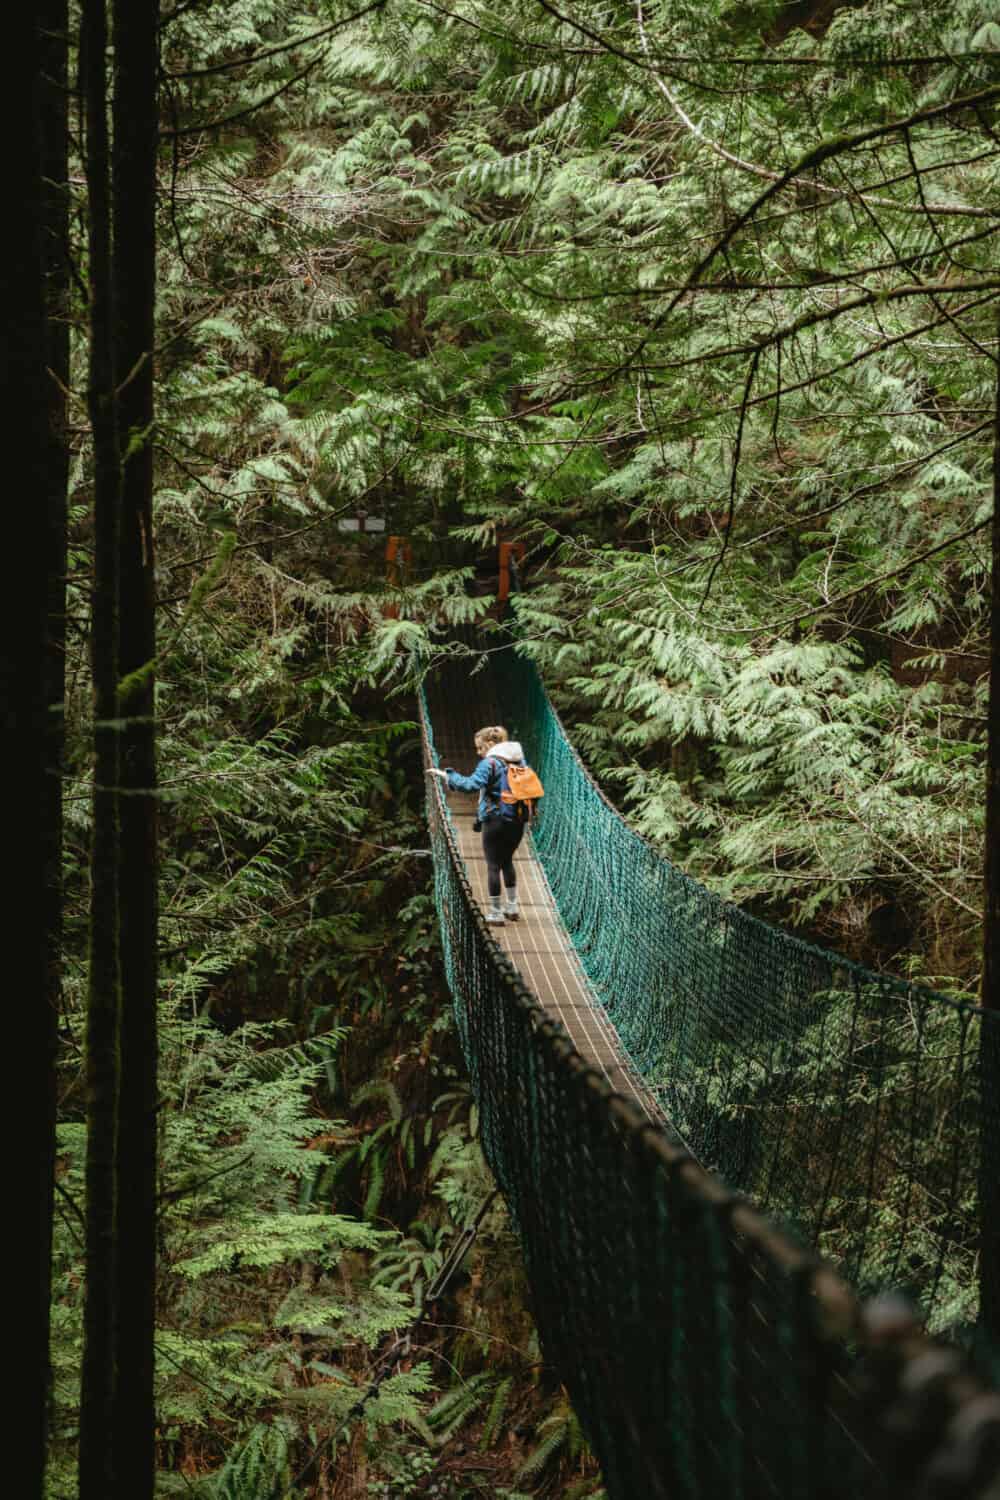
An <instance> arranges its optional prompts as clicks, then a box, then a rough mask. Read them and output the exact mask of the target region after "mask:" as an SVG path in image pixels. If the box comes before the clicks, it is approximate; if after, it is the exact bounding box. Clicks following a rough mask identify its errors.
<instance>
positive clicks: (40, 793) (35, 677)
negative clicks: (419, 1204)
mask: <svg viewBox="0 0 1000 1500" xmlns="http://www.w3.org/2000/svg"><path fill="white" fill-rule="evenodd" d="M7 41H8V45H9V47H10V49H11V53H10V55H11V57H12V59H14V60H15V66H16V68H17V71H18V74H19V75H21V76H23V78H24V80H25V87H24V88H22V89H16V88H14V87H11V88H10V89H8V90H6V91H5V93H4V108H5V110H6V118H5V122H4V123H5V127H6V137H7V139H8V140H16V142H17V149H16V150H14V151H12V153H11V161H10V172H9V188H10V192H11V195H12V198H11V201H12V202H13V203H15V204H16V205H17V222H16V226H15V227H14V231H13V232H11V233H8V234H6V235H4V237H3V249H2V252H0V265H2V284H3V290H4V294H5V295H4V305H5V317H4V322H5V334H6V341H5V352H4V358H3V360H2V361H0V369H2V371H3V374H2V377H0V380H2V387H3V409H4V413H5V416H6V418H7V421H8V423H9V424H10V425H9V431H10V433H11V435H12V439H13V442H14V448H13V452H14V453H16V455H17V459H16V463H17V474H18V494H17V502H16V503H14V504H11V505H10V507H9V508H8V524H9V527H10V530H9V533H8V546H9V547H10V549H11V553H10V555H11V556H12V557H14V558H16V563H17V571H18V575H19V582H20V587H19V588H12V587H11V588H8V589H6V590H5V591H4V597H5V600H6V601H7V603H6V612H5V618H4V630H3V644H2V647H0V701H2V703H3V709H4V721H5V722H4V729H5V735H4V742H5V750H6V766H5V771H6V776H5V783H6V787H7V794H8V818H7V820H6V834H7V838H6V852H7V857H8V860H9V862H10V864H9V867H10V870H11V871H12V874H13V878H12V879H11V880H9V881H8V883H7V896H6V900H5V906H4V917H5V921H6V922H7V923H8V924H9V927H8V930H9V931H10V932H11V933H14V934H16V943H12V944H11V945H10V947H9V951H8V954H7V959H8V966H7V976H6V978H7V985H8V987H9V993H10V996H11V999H12V1002H14V1003H12V1005H11V1006H10V1008H9V1013H8V1015H9V1020H10V1024H11V1027H12V1028H13V1032H14V1034H13V1036H12V1037H11V1041H12V1045H13V1048H14V1052H13V1055H14V1056H16V1057H17V1059H18V1066H19V1069H20V1070H21V1072H22V1076H23V1074H24V1072H25V1070H26V1071H27V1080H26V1081H27V1087H26V1088H25V1089H24V1091H23V1097H22V1100H21V1111H22V1115H21V1122H20V1123H21V1127H22V1129H23V1130H26V1131H27V1137H28V1141H29V1151H28V1152H27V1153H22V1154H23V1155H24V1157H25V1164H26V1170H25V1181H24V1183H23V1198H22V1197H21V1196H20V1195H19V1194H18V1199H17V1201H18V1202H19V1203H20V1202H23V1203H24V1204H25V1205H26V1207H27V1212H26V1213H25V1214H23V1215H22V1216H21V1227H20V1228H19V1231H18V1234H17V1236H16V1237H15V1245H16V1252H15V1253H16V1254H17V1256H18V1264H17V1268H16V1270H17V1272H18V1273H19V1274H18V1275H17V1283H18V1285H19V1287H22V1288H23V1289H25V1290H26V1292H27V1297H28V1307H29V1312H28V1317H27V1326H26V1328H25V1335H26V1337H25V1340H24V1343H23V1345H22V1358H21V1369H20V1371H19V1376H20V1378H19V1380H18V1382H17V1385H16V1389H15V1401H14V1414H13V1415H14V1422H15V1431H17V1433H18V1436H19V1439H20V1441H21V1448H22V1453H23V1455H24V1458H25V1463H26V1467H27V1486H26V1493H27V1494H28V1495H32V1496H37V1495H40V1494H41V1493H42V1489H43V1482H44V1469H45V1447H46V1428H47V1421H46V1415H47V1407H48V1389H49V1297H50V1286H49V1281H50V1264H51V1222H52V1180H53V1158H54V1126H55V1121H54V1108H53V1105H54V1093H53V1055H54V1043H55V1011H54V1009H53V1006H52V1003H51V1001H52V996H51V989H50V968H49V946H50V939H51V931H50V923H51V913H52V907H51V899H50V892H49V882H50V877H51V850H52V847H53V838H54V837H55V834H54V831H53V828H52V826H51V818H52V799H51V797H50V782H51V778H50V777H49V775H48V774H47V760H48V756H49V753H50V746H49V740H48V734H49V730H48V724H49V714H48V679H47V674H46V658H47V649H46V642H47V618H46V617H47V613H48V606H49V591H50V571H51V554H50V550H49V535H48V514H49V512H48V503H47V501H48V497H49V495H50V477H51V433H50V425H49V416H48V380H47V376H46V365H47V363H48V358H49V350H48V346H47V341H48V328H47V318H46V309H45V293H44V265H45V225H46V211H47V202H46V192H45V188H44V185H43V146H42V123H41V122H42V111H43V107H44V102H45V101H44V97H43V96H44V90H43V85H42V48H41V42H40V35H39V29H38V14H37V11H36V8H35V7H33V6H18V7H16V8H15V10H14V11H13V12H12V13H11V15H10V17H9V19H8V26H7ZM10 179H12V180H10ZM19 1186H20V1185H15V1186H14V1191H15V1193H18V1187H19Z"/></svg>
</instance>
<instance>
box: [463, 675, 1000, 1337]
mask: <svg viewBox="0 0 1000 1500" xmlns="http://www.w3.org/2000/svg"><path fill="white" fill-rule="evenodd" d="M492 660H493V663H494V666H493V668H492V670H493V671H494V672H495V674H496V677H497V679H498V681H497V690H498V692H499V699H500V701H501V702H502V703H503V704H504V712H505V714H506V717H507V720H508V728H509V729H510V731H511V733H513V734H515V735H516V736H517V738H519V739H520V740H521V741H522V742H523V743H524V745H525V749H526V752H527V755H528V758H529V760H530V761H531V763H532V765H533V766H534V767H535V768H536V769H537V770H538V772H539V774H540V775H541V778H542V781H543V783H544V786H545V800H544V803H543V813H542V816H541V818H540V820H539V823H538V827H537V829H536V832H535V848H536V851H537V853H538V855H539V858H540V859H541V861H542V864H543V865H544V867H545V871H546V874H547V876H548V879H549V883H550V885H551V887H552V890H553V892H554V894H555V897H556V900H557V902H558V905H559V910H560V913H561V916H562V918H563V921H564V922H565V924H566V926H567V928H568V929H569V932H570V934H571V936H572V939H573V942H574V944H575V946H576V949H577V951H578V953H579V955H580V958H581V960H582V963H583V966H584V968H585V970H586V973H587V975H588V977H589V979H590V982H591V984H592V986H593V989H594V991H595V993H596V995H597V997H598V998H599V1000H600V1003H601V1004H602V1005H603V1006H604V1007H605V1008H606V1010H607V1012H608V1014H609V1016H610V1018H611V1020H612V1021H613V1023H614V1025H615V1028H616V1030H617V1031H618V1033H619V1035H620V1037H621V1039H622V1041H623V1043H624V1045H625V1047H626V1049H627V1051H628V1052H629V1054H630V1056H631V1058H632V1060H633V1062H634V1064H635V1066H636V1067H637V1069H638V1070H639V1072H640V1073H641V1074H642V1076H643V1078H644V1079H645V1081H646V1083H647V1085H648V1086H649V1087H650V1088H651V1089H652V1090H653V1091H654V1092H655V1093H656V1095H657V1096H658V1098H659V1099H660V1101H661V1103H662V1106H663V1109H664V1112H665V1114H666V1115H667V1116H668V1118H669V1119H670V1120H671V1122H672V1124H673V1125H674V1126H675V1127H676V1129H677V1130H678V1132H679V1133H680V1135H681V1136H682V1138H683V1139H684V1140H685V1141H686V1142H687V1144H688V1145H689V1146H690V1149H691V1150H692V1151H693V1152H694V1154H695V1155H696V1156H697V1157H698V1159H699V1160H700V1161H701V1162H702V1163H703V1164H704V1165H705V1166H707V1167H710V1168H712V1169H714V1170H716V1171H718V1172H719V1173H720V1175H721V1176H722V1177H723V1178H724V1179H725V1181H726V1182H728V1183H730V1184H731V1185H732V1186H733V1187H736V1188H739V1189H740V1190H741V1191H743V1192H745V1193H746V1194H747V1195H748V1196H749V1197H751V1198H752V1199H753V1200H754V1202H755V1203H757V1204H758V1205H760V1206H761V1207H764V1208H766V1209H767V1210H768V1211H769V1212H770V1213H772V1214H774V1215H777V1216H778V1217H780V1218H781V1219H782V1220H783V1221H784V1222H785V1223H786V1224H787V1225H788V1226H790V1227H793V1228H794V1230H795V1232H797V1233H798V1234H799V1235H801V1236H802V1237H803V1238H804V1239H805V1241H806V1242H807V1243H809V1244H811V1245H813V1246H815V1247H817V1248H818V1249H819V1250H821V1251H822V1253H823V1254H824V1255H827V1256H830V1257H832V1258H834V1259H835V1260H836V1261H837V1262H838V1263H839V1264H840V1266H841V1267H842V1269H843V1271H844V1273H845V1275H846V1276H847V1277H848V1279H849V1280H850V1281H851V1283H852V1285H853V1286H855V1287H856V1288H858V1289H859V1290H860V1291H863V1292H864V1291H870V1290H874V1289H881V1288H884V1287H886V1286H895V1287H899V1288H902V1289H904V1290H906V1291H908V1292H909V1293H910V1295H912V1296H913V1297H915V1298H916V1299H917V1300H919V1302H920V1303H921V1305H922V1306H923V1308H924V1309H925V1311H926V1312H927V1314H928V1316H929V1319H930V1322H931V1325H932V1326H937V1327H943V1326H945V1325H955V1324H959V1323H966V1324H967V1323H970V1322H972V1321H974V1319H975V1312H976V1254H977V1248H978V1228H977V1220H976V1213H975V1204H976V1198H977V1175H978V1172H979V1162H980V1153H979V1141H980V1128H981V1124H982V1118H983V1117H982V1109H983V1107H984V1102H985V1104H986V1106H987V1108H988V1109H989V1110H991V1111H992V1112H993V1115H992V1118H993V1120H994V1121H995V1120H996V1112H997V1109H998V1106H1000V1101H998V1100H996V1099H995V1098H993V1099H990V1100H987V1101H983V1100H982V1098H981V1097H980V1087H979V1078H980V1071H979V1066H978V1060H979V1049H980V1029H981V1027H982V1026H983V1025H984V1024H985V1021H986V1019H987V1018H984V1016H983V1013H982V1012H981V1011H979V1010H977V1008H976V1007H974V1006H971V1005H962V1004H960V1003H956V1002H954V1001H952V1000H950V999H948V998H946V997H944V996H941V995H938V994H935V993H933V992H932V991H930V990H927V989H923V988H920V987H919V986H916V985H908V984H905V983H901V982H899V981H897V980H894V979H892V978H889V977H887V976H885V975H881V974H876V973H873V972H871V971H869V970H866V969H864V968H861V967H859V966H858V965H856V964H852V963H850V962H848V961H847V960H845V959H842V958H839V957H838V956H836V955H835V954H831V953H827V952H823V951H821V950H819V949H817V948H814V947H811V946H810V945H809V944H807V943H805V942H803V941H801V940H800V939H798V938H795V937H792V936H791V935H789V934H788V933H785V932H782V931H780V930H779V929H777V928H774V927H771V926H768V925H767V924H765V923H763V922H761V921H758V920H757V919H755V918H754V917H752V916H749V915H748V914H747V913H746V912H744V911H741V910H740V909H739V908H737V907H734V906H732V905H730V904H729V903H727V902H725V901H723V900H722V899H721V898H719V897H717V896H715V895H713V894H712V893H711V892H710V891H708V890H706V889H705V887H703V886H701V885H699V884H698V883H697V882H695V881H693V880H691V879H690V878H689V877H687V876H686V875H685V874H684V873H683V872H682V871H681V870H679V869H678V868H677V867H676V866H674V865H672V864H671V863H670V862H669V861H668V860H666V859H665V858H663V857H662V855H660V854H659V853H658V852H657V851H656V850H655V849H654V848H653V847H652V846H651V845H650V844H649V843H647V842H646V841H645V840H644V839H642V838H641V837H640V836H639V835H637V834H636V833H635V832H634V831H633V830H632V829H630V828H629V827H628V825H627V824H626V823H625V822H624V820H623V819H622V818H621V816H620V815H619V814H618V813H617V812H616V810H615V809H614V808H613V807H612V805H611V804H610V803H609V802H608V801H607V800H606V798H605V797H604V796H603V794H602V793H601V791H600V790H599V788H598V787H597V786H596V784H595V783H594V781H593V780H592V779H591V777H590V776H589V775H588V774H587V772H586V770H585V769H584V767H583V765H582V763H581V762H580V759H579V757H578V756H577V754H576V752H575V751H574V749H573V747H572V745H571V744H570V742H569V740H568V739H567V737H566V734H565V733H564V731H563V728H562V725H561V724H560V722H559V719H558V717H557V715H556V713H555V711H554V710H553V708H552V705H551V703H550V702H549V700H548V697H547V696H546V694H545V692H544V689H543V687H542V684H541V682H540V680H539V678H538V675H537V673H536V671H535V669H534V667H533V665H532V663H531V662H530V661H528V660H527V659H525V658H524V657H522V656H519V655H518V654H517V653H516V652H515V651H514V650H513V649H507V650H503V649H501V650H499V651H497V652H496V653H495V654H494V656H493V658H492ZM988 1019H990V1020H991V1021H992V1022H994V1023H995V1022H996V1021H998V1020H1000V1017H991V1018H988ZM989 1119H990V1116H987V1122H989ZM993 1139H994V1140H996V1139H1000V1129H997V1127H996V1126H994V1127H993Z"/></svg>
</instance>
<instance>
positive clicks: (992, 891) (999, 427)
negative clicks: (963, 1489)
mask: <svg viewBox="0 0 1000 1500" xmlns="http://www.w3.org/2000/svg"><path fill="white" fill-rule="evenodd" d="M997 332H998V334H1000V318H998V320H997ZM998 353H1000V348H998ZM983 1006H984V1008H985V1011H986V1014H985V1016H984V1017H983V1033H982V1056H981V1081H982V1098H983V1121H982V1139H981V1142H980V1163H981V1165H980V1190H979V1201H980V1223H981V1236H980V1308H981V1318H982V1323H983V1326H984V1327H985V1328H986V1329H987V1330H988V1331H989V1333H990V1334H991V1336H992V1337H993V1339H994V1340H996V1341H997V1342H1000V364H998V366H997V397H996V411H995V413H994V434H993V576H992V584H991V588H990V706H989V725H988V730H987V753H986V872H985V898H984V905H983Z"/></svg>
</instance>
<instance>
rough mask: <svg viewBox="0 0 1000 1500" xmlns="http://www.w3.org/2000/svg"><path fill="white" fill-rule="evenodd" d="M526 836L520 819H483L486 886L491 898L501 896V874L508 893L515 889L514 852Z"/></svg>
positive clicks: (500, 817) (495, 817)
mask: <svg viewBox="0 0 1000 1500" xmlns="http://www.w3.org/2000/svg"><path fill="white" fill-rule="evenodd" d="M523 836H524V824H523V823H522V822H521V820H520V818H505V817H502V816H499V817H497V816H494V817H492V818H484V819H483V853H484V854H485V855H486V886H487V889H488V891H489V893H490V895H491V896H495V897H496V896H499V895H500V872H501V870H502V871H503V883H504V885H505V886H506V887H507V889H508V891H512V890H514V889H515V887H516V885H517V876H516V874H515V873H514V850H515V849H516V848H517V846H518V844H519V843H520V842H521V839H522V838H523Z"/></svg>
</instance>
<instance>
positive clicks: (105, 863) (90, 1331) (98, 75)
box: [80, 0, 121, 1500]
mask: <svg viewBox="0 0 1000 1500" xmlns="http://www.w3.org/2000/svg"><path fill="white" fill-rule="evenodd" d="M80 85H81V93H82V96H83V100H84V110H85V118H86V153H85V155H86V173H87V190H88V208H89V234H88V250H89V265H90V372H89V385H88V403H89V408H90V421H91V428H92V433H93V443H94V590H93V606H92V624H91V641H92V661H93V679H94V828H93V840H92V847H91V916H90V982H89V991H88V997H87V1287H86V1300H85V1303H84V1350H83V1388H82V1394H81V1409H80V1500H108V1496H109V1495H113V1494H114V1442H113V1433H114V1416H115V1411H114V1401H115V1389H116V1384H117V1376H118V1361H117V1349H116V1330H117V1324H118V1316H117V1307H116V1297H115V1293H116V1284H115V1188H116V1183H115V1150H116V1134H117V1120H118V1081H119V1057H118V1027H119V1013H120V1000H121V978H120V971H119V961H118V922H119V918H118V891H119V880H120V866H119V848H118V843H119V821H118V803H119V797H118V776H119V739H120V736H119V731H118V609H119V604H118V570H119V562H118V548H119V533H120V483H119V450H118V432H117V422H116V415H115V408H116V404H117V403H116V400H115V366H114V348H113V341H114V324H113V311H112V277H111V213H110V208H111V204H110V175H109V166H110V159H109V140H108V119H107V18H106V15H105V8H104V0H83V3H82V7H81V19H80Z"/></svg>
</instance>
